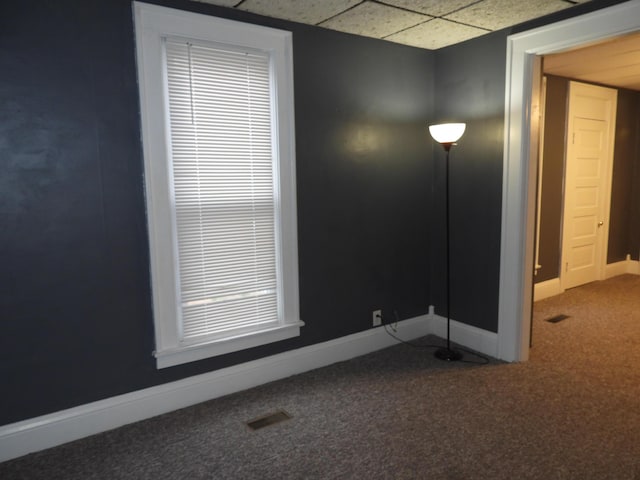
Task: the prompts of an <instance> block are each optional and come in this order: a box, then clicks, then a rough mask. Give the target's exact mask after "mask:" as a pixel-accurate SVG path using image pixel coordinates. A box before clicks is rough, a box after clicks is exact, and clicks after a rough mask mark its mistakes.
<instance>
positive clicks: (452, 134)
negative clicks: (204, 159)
mask: <svg viewBox="0 0 640 480" xmlns="http://www.w3.org/2000/svg"><path fill="white" fill-rule="evenodd" d="M465 128H466V124H465V123H442V124H440V125H430V126H429V133H430V134H431V136H432V137H433V139H434V140H435V141H436V142H438V143H439V144H440V145H442V147H443V148H444V151H445V152H446V155H447V159H446V163H445V197H446V198H445V205H446V207H445V210H446V232H447V233H446V238H447V247H446V257H447V346H446V348H445V347H443V348H439V349H438V350H436V352H435V353H434V356H435V357H436V358H438V359H440V360H445V361H447V362H455V361H458V360H461V359H462V353H460V352H458V351H457V350H453V349H452V348H451V313H450V312H451V259H450V256H449V248H450V247H449V152H450V150H451V147H452V146H453V145H455V144H456V143H455V142H457V141H458V140H459V139H460V137H462V134H463V133H464V129H465Z"/></svg>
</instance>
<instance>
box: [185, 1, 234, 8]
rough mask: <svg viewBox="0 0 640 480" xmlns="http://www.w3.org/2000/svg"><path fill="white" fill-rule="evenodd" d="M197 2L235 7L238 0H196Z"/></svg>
mask: <svg viewBox="0 0 640 480" xmlns="http://www.w3.org/2000/svg"><path fill="white" fill-rule="evenodd" d="M195 1H196V2H202V3H210V4H211V5H220V6H221V7H234V6H235V5H236V4H237V3H238V0H195Z"/></svg>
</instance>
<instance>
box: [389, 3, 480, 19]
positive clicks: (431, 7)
mask: <svg viewBox="0 0 640 480" xmlns="http://www.w3.org/2000/svg"><path fill="white" fill-rule="evenodd" d="M477 1H478V0H445V1H443V0H385V3H387V4H389V5H395V6H396V7H401V8H406V9H408V10H413V11H414V12H420V13H424V14H426V15H433V16H434V17H439V16H441V15H446V14H447V13H451V12H455V11H456V10H459V9H461V8H462V7H467V6H469V5H471V4H472V3H476V2H477Z"/></svg>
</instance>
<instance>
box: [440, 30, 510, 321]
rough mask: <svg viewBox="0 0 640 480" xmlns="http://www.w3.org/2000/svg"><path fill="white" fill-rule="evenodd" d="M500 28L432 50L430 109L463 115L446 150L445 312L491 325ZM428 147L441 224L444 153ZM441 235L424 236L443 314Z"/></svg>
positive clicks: (498, 194) (446, 116) (496, 270)
mask: <svg viewBox="0 0 640 480" xmlns="http://www.w3.org/2000/svg"><path fill="white" fill-rule="evenodd" d="M506 36H507V34H506V33H505V32H497V33H492V34H489V35H485V36H483V37H480V38H478V39H475V40H473V41H472V42H465V43H463V44H459V45H454V46H451V47H448V48H444V49H441V50H437V51H436V52H435V54H436V63H435V70H436V86H435V88H436V92H438V94H437V95H436V113H435V119H436V120H437V121H438V122H440V121H460V122H466V123H467V129H466V132H465V134H464V136H463V137H462V139H460V141H459V142H458V143H459V145H458V146H456V147H453V149H452V150H451V163H450V198H451V206H450V208H451V225H452V227H451V282H452V285H451V316H452V318H454V319H456V320H458V321H461V322H464V323H467V324H470V325H473V326H476V327H479V328H483V329H486V330H490V331H492V332H496V331H497V329H498V284H499V280H500V230H501V221H502V220H501V210H502V162H503V142H504V139H503V129H504V84H505V57H506V41H505V40H506ZM441 150H442V149H440V148H439V147H438V148H437V149H436V152H435V155H434V160H435V167H434V168H435V172H434V176H433V179H434V202H438V203H439V205H440V207H441V208H440V209H439V210H436V211H435V212H434V221H433V222H432V224H433V225H434V226H435V227H436V229H435V230H436V231H441V230H442V229H443V228H444V227H443V225H444V212H443V209H444V207H443V205H444V163H443V162H444V158H445V157H444V153H443V152H442V151H441ZM443 251H444V245H443V244H442V242H440V243H436V239H435V238H434V240H433V244H432V255H433V263H432V269H433V270H432V272H433V273H432V275H433V279H434V280H433V281H434V284H433V294H434V298H435V301H434V304H435V305H436V307H437V308H436V312H438V313H440V314H446V310H445V308H444V306H445V301H444V298H445V294H446V290H445V287H446V282H445V278H446V276H445V272H446V270H445V258H444V255H443V254H442V252H443Z"/></svg>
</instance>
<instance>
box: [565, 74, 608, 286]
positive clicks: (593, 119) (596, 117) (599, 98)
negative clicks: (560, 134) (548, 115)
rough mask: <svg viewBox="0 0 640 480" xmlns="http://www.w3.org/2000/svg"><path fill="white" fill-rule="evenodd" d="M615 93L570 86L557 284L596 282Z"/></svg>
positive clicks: (604, 234) (603, 241)
mask: <svg viewBox="0 0 640 480" xmlns="http://www.w3.org/2000/svg"><path fill="white" fill-rule="evenodd" d="M616 105H617V91H616V90H614V89H612V88H605V87H598V86H595V85H587V84H583V83H579V82H570V85H569V108H568V112H569V113H568V122H567V123H568V125H567V146H566V165H565V187H564V188H565V195H564V215H563V218H564V221H563V230H562V231H563V240H562V265H561V273H560V280H561V284H562V288H563V289H567V288H572V287H576V286H578V285H582V284H584V283H588V282H592V281H594V280H600V279H602V278H604V277H603V274H604V267H605V265H606V260H607V259H606V255H607V241H608V236H609V208H610V203H611V172H612V168H613V147H614V138H615V137H614V135H615V118H616Z"/></svg>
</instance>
